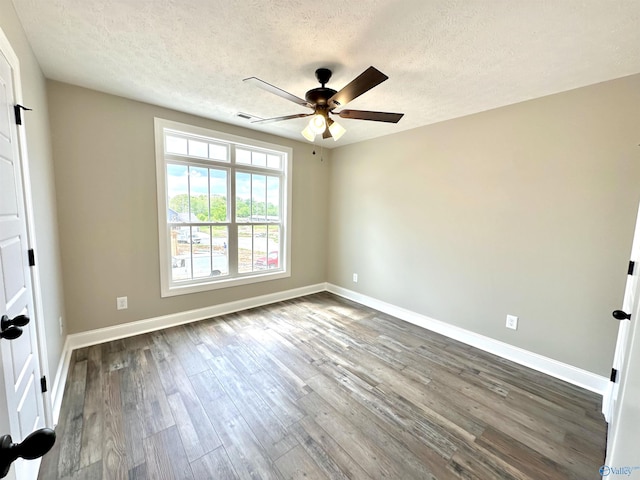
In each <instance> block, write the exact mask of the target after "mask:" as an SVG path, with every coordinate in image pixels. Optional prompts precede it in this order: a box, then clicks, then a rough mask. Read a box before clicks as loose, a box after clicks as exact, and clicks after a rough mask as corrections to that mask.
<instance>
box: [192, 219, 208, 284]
mask: <svg viewBox="0 0 640 480" xmlns="http://www.w3.org/2000/svg"><path fill="white" fill-rule="evenodd" d="M191 252H192V256H193V278H203V277H210V276H211V272H212V271H213V267H212V256H211V227H208V226H207V227H191Z"/></svg>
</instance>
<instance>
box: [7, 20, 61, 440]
mask: <svg viewBox="0 0 640 480" xmlns="http://www.w3.org/2000/svg"><path fill="white" fill-rule="evenodd" d="M0 53H1V54H2V55H3V56H4V57H5V58H6V59H7V61H8V62H9V65H10V67H11V71H12V74H13V93H14V99H15V102H16V104H22V102H23V100H22V78H21V76H20V60H19V59H18V56H17V55H16V54H15V51H14V50H13V47H12V46H11V42H10V41H9V39H8V38H7V36H6V35H5V33H4V31H3V30H2V28H0ZM25 124H26V122H25V121H24V116H23V122H22V125H16V133H17V141H18V155H19V161H20V167H21V170H22V194H23V197H24V198H23V200H24V211H25V221H26V231H27V242H28V245H29V248H31V249H33V250H34V252H36V254H37V252H38V249H37V242H36V235H35V223H34V214H33V195H32V190H31V175H30V173H29V155H28V152H27V136H26V131H25V130H26V125H25ZM31 294H32V297H33V308H34V315H33V316H34V317H35V318H32V319H31V322H33V324H34V326H35V332H36V341H37V345H38V354H39V357H40V358H39V363H40V373H41V375H44V376H45V377H46V378H47V381H48V383H49V385H51V375H50V371H49V360H48V359H49V357H48V354H47V343H46V331H45V326H44V314H43V309H42V289H41V285H40V270H39V266H38V262H36V265H35V266H33V267H31ZM0 377H1V376H0ZM0 382H2V386H1V387H0V394H1V395H3V396H4V395H5V391H4V389H5V385H4V380H3V379H2V378H0ZM42 402H43V405H44V420H45V425H46V426H47V427H50V428H53V426H54V424H53V408H52V402H51V391H50V388H47V391H46V392H45V393H43V394H42ZM0 407H2V408H5V407H6V401H5V400H4V399H3V400H2V402H0ZM0 413H4V412H0ZM4 433H5V432H0V435H4ZM7 433H8V432H7Z"/></svg>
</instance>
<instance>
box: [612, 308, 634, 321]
mask: <svg viewBox="0 0 640 480" xmlns="http://www.w3.org/2000/svg"><path fill="white" fill-rule="evenodd" d="M613 318H615V319H616V320H631V314H630V313H625V312H623V311H622V310H614V311H613Z"/></svg>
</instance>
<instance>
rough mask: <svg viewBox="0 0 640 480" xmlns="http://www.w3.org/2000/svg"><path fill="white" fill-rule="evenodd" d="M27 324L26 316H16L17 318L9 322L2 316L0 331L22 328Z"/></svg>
mask: <svg viewBox="0 0 640 480" xmlns="http://www.w3.org/2000/svg"><path fill="white" fill-rule="evenodd" d="M27 323H29V317H27V316H26V315H18V316H17V317H13V318H12V319H11V320H10V319H9V317H7V316H6V315H2V319H1V320H0V330H6V329H7V328H9V327H11V326H14V327H24V326H25V325H26V324H27Z"/></svg>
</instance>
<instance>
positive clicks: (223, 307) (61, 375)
mask: <svg viewBox="0 0 640 480" xmlns="http://www.w3.org/2000/svg"><path fill="white" fill-rule="evenodd" d="M324 291H326V284H324V283H319V284H316V285H309V286H307V287H301V288H295V289H292V290H285V291H283V292H277V293H272V294H268V295H261V296H259V297H252V298H246V299H242V300H237V301H235V302H228V303H223V304H220V305H212V306H210V307H205V308H198V309H195V310H188V311H186V312H179V313H173V314H169V315H163V316H160V317H154V318H148V319H145V320H138V321H136V322H130V323H125V324H122V325H115V326H113V327H105V328H98V329H96V330H88V331H86V332H81V333H73V334H71V335H67V338H66V341H65V342H64V348H63V351H62V357H61V358H60V363H59V364H58V370H57V372H56V378H55V380H54V382H53V387H52V392H51V394H52V399H53V422H54V424H57V423H58V417H59V415H60V407H61V406H62V396H63V393H64V387H65V383H66V380H67V375H68V373H69V364H70V361H71V353H72V352H73V350H76V349H78V348H83V347H88V346H91V345H97V344H99V343H104V342H110V341H113V340H119V339H121V338H127V337H132V336H134V335H140V334H143V333H149V332H154V331H156V330H162V329H163V328H169V327H175V326H177V325H183V324H185V323H191V322H197V321H198V320H205V319H207V318H212V317H218V316H220V315H226V314H228V313H234V312H239V311H242V310H247V309H249V308H255V307H260V306H262V305H268V304H270V303H276V302H281V301H283V300H289V299H292V298H296V297H302V296H304V295H311V294H313V293H318V292H324Z"/></svg>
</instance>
